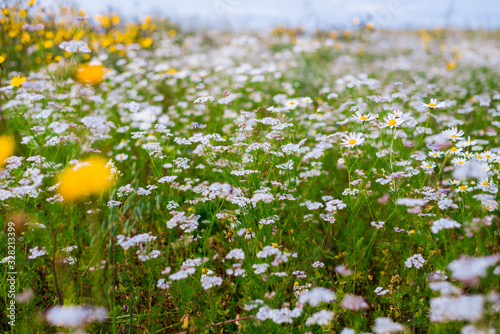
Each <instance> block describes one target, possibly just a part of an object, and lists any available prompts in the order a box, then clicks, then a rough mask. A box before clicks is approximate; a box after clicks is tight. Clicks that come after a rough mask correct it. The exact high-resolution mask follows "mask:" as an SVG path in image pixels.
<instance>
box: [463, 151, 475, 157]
mask: <svg viewBox="0 0 500 334" xmlns="http://www.w3.org/2000/svg"><path fill="white" fill-rule="evenodd" d="M462 157H464V158H466V159H470V158H472V157H473V155H472V154H470V153H469V152H462Z"/></svg>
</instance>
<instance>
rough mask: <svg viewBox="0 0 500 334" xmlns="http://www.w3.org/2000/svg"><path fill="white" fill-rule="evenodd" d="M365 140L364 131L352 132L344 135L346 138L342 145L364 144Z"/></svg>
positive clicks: (343, 139)
mask: <svg viewBox="0 0 500 334" xmlns="http://www.w3.org/2000/svg"><path fill="white" fill-rule="evenodd" d="M364 141H365V138H363V134H362V133H355V132H351V133H349V134H347V135H344V138H342V140H341V143H340V145H341V146H345V147H354V146H357V145H361V144H363V143H364Z"/></svg>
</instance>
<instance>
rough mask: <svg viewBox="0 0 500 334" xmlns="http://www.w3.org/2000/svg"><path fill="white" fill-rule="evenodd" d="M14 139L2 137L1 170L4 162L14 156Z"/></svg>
mask: <svg viewBox="0 0 500 334" xmlns="http://www.w3.org/2000/svg"><path fill="white" fill-rule="evenodd" d="M15 146H16V145H15V142H14V139H13V138H12V137H10V136H0V168H1V167H3V165H4V164H5V162H4V160H5V159H7V158H9V157H11V156H12V155H13V154H14V149H15Z"/></svg>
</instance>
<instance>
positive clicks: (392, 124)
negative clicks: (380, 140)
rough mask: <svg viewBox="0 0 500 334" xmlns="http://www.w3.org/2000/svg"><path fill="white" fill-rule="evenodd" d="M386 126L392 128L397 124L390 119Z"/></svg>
mask: <svg viewBox="0 0 500 334" xmlns="http://www.w3.org/2000/svg"><path fill="white" fill-rule="evenodd" d="M387 124H389V126H394V125H396V124H398V123H397V122H396V121H395V120H393V119H391V120H389V123H387Z"/></svg>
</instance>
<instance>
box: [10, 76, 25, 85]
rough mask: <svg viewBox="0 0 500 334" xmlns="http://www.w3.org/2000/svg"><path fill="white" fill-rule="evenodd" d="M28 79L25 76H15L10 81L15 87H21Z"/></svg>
mask: <svg viewBox="0 0 500 334" xmlns="http://www.w3.org/2000/svg"><path fill="white" fill-rule="evenodd" d="M25 81H26V78H25V77H21V76H19V75H18V76H17V77H13V78H12V80H11V81H10V85H11V86H14V87H19V86H21V85H22V84H23V83H24V82H25Z"/></svg>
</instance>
